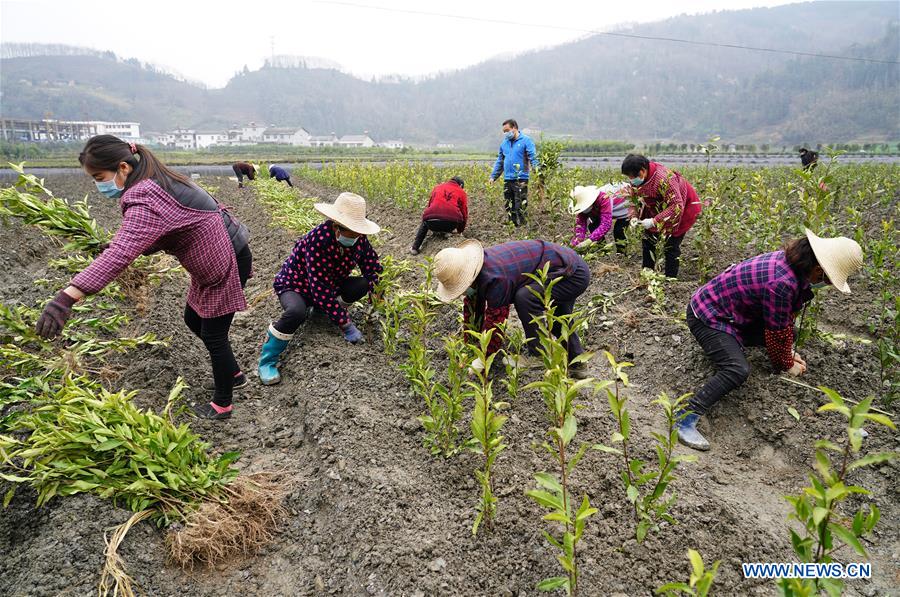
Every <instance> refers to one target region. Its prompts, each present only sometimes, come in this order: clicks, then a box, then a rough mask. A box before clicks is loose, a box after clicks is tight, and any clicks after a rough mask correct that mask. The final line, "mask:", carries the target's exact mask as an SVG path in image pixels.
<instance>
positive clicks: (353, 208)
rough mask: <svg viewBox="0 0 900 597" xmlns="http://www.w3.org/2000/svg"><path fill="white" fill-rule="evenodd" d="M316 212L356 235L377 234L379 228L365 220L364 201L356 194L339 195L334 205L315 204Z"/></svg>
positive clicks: (370, 221)
mask: <svg viewBox="0 0 900 597" xmlns="http://www.w3.org/2000/svg"><path fill="white" fill-rule="evenodd" d="M313 207H314V208H315V209H316V211H317V212H319V213H320V214H322V215H323V216H325V217H326V218H328V219H329V220H334V221H335V222H337V223H338V224H340V225H341V226H343V227H344V228H346V229H347V230H352V231H353V232H356V233H357V234H378V232H379V231H380V230H381V226H379V225H378V224H376V223H375V222H373V221H372V220H369V219H367V218H366V200H365V199H363V198H362V197H360V196H359V195H357V194H356V193H341V194H340V195H338V197H337V199H335V200H334V203H316V204H315V205H313Z"/></svg>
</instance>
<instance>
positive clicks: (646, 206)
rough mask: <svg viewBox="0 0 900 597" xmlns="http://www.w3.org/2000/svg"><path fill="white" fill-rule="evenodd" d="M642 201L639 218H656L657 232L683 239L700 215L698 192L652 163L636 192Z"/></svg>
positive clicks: (667, 170)
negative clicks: (644, 179)
mask: <svg viewBox="0 0 900 597" xmlns="http://www.w3.org/2000/svg"><path fill="white" fill-rule="evenodd" d="M634 192H635V193H637V195H639V196H640V197H641V198H642V203H643V207H642V208H641V211H640V215H639V217H640V218H653V220H654V222H655V223H656V226H655V230H654V231H655V232H658V231H660V230H662V231H664V232H665V233H666V234H668V235H670V236H684V235H685V234H686V233H687V231H688V230H690V229H691V226H693V225H694V222H695V221H697V216H698V215H700V211H701V210H702V205H701V203H700V197H699V196H698V195H697V191H695V190H694V187H692V186H691V183H689V182H688V181H687V180H685V179H684V177H683V176H681V174H679V173H678V172H675V171H674V170H672V171H670V170H669V169H668V168H666V167H665V166H663V165H662V164H657V163H656V162H650V168H649V173H648V174H647V180H646V181H645V182H644V184H642V185H641V186H639V187H636V188H635V189H634Z"/></svg>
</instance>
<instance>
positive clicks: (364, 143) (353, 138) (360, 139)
mask: <svg viewBox="0 0 900 597" xmlns="http://www.w3.org/2000/svg"><path fill="white" fill-rule="evenodd" d="M338 145H339V146H340V147H375V141H373V140H372V138H371V137H369V134H368V131H366V133H365V134H363V135H344V136H343V137H341V138H340V139H339V140H338Z"/></svg>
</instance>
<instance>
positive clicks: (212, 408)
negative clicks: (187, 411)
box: [194, 402, 234, 421]
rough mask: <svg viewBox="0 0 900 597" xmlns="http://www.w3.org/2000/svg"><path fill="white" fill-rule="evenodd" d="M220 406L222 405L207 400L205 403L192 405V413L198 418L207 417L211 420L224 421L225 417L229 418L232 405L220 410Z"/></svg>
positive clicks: (232, 408)
mask: <svg viewBox="0 0 900 597" xmlns="http://www.w3.org/2000/svg"><path fill="white" fill-rule="evenodd" d="M222 408H223V407H221V406H217V405H215V404H213V403H212V402H207V403H205V404H198V405H196V406H194V414H195V415H197V417H198V418H201V419H209V420H211V421H224V420H225V419H230V418H231V411H232V410H234V406H226V407H224V408H225V409H226V410H222Z"/></svg>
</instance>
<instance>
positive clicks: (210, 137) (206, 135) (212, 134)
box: [194, 131, 228, 149]
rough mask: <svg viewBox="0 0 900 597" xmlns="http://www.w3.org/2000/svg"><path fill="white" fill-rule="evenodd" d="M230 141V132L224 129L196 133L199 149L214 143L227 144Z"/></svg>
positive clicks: (196, 145)
mask: <svg viewBox="0 0 900 597" xmlns="http://www.w3.org/2000/svg"><path fill="white" fill-rule="evenodd" d="M227 142H228V133H226V132H224V131H197V132H196V134H195V135H194V145H195V147H196V148H197V149H206V148H207V147H212V146H213V145H225V144H227Z"/></svg>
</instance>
